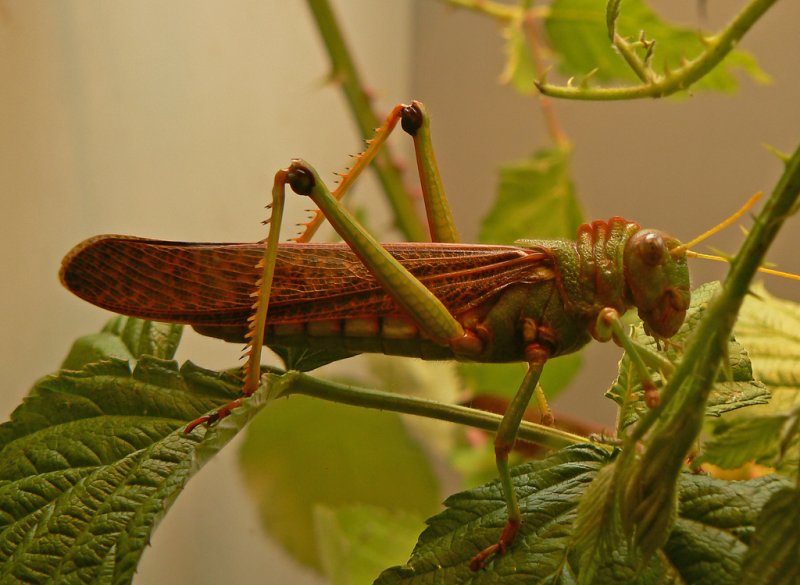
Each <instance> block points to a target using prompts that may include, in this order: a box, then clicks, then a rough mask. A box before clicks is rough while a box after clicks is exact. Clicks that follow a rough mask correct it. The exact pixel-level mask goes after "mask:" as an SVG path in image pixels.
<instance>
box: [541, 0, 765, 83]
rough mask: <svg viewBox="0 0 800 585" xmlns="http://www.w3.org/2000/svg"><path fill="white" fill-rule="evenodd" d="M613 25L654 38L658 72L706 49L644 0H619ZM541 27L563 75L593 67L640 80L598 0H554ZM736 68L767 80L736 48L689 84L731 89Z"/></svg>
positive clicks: (599, 74)
mask: <svg viewBox="0 0 800 585" xmlns="http://www.w3.org/2000/svg"><path fill="white" fill-rule="evenodd" d="M614 25H615V30H616V32H617V34H619V35H620V36H621V37H623V38H626V39H628V40H629V42H630V41H632V40H635V39H637V38H638V37H639V35H640V33H641V32H642V31H644V33H645V34H646V35H647V38H648V39H651V40H655V41H656V45H655V51H654V55H653V59H652V69H653V71H654V72H656V73H661V72H663V71H664V70H665V68H666V67H669V68H670V69H676V68H678V67H680V66H681V63H682V61H683V60H684V59H687V60H691V59H694V58H696V57H697V56H699V55H700V54H701V53H702V52H703V51H704V50H705V45H704V44H703V42H702V41H701V39H700V35H699V34H698V32H697V31H696V30H695V29H693V28H685V27H680V26H676V25H673V24H671V23H669V22H666V21H664V20H662V19H661V18H660V17H659V16H658V15H657V14H656V13H655V12H653V11H652V10H651V9H650V7H649V6H647V4H646V3H645V2H644V1H643V0H626V1H625V2H623V3H622V5H621V10H620V12H619V14H618V16H617V18H616V19H615V21H614ZM545 28H546V30H547V34H548V36H549V39H550V43H551V45H552V47H553V49H554V50H555V52H556V54H557V55H558V58H559V62H558V64H559V69H560V70H561V72H562V73H564V74H565V75H568V76H580V75H585V74H586V73H588V72H589V71H592V70H595V69H596V70H597V71H596V73H595V74H594V75H595V77H596V79H598V80H600V81H611V80H620V81H626V82H629V83H637V84H638V83H641V82H640V81H639V79H638V77H636V75H635V74H634V73H633V71H632V70H631V69H630V67H629V66H628V65H627V63H626V62H625V60H624V59H623V58H622V57H621V56H620V55H619V54H618V53H617V52H616V50H615V49H614V48H613V46H612V44H611V43H610V42H609V39H608V32H609V26H608V21H607V17H606V11H605V10H604V6H603V3H602V2H597V1H596V0H555V1H554V2H553V4H552V5H551V8H550V13H549V15H548V17H547V19H546V21H545ZM642 51H643V50H642ZM640 57H642V58H643V57H644V52H641V53H640ZM735 69H741V70H743V71H744V72H745V73H747V74H748V75H750V77H751V78H753V79H754V80H755V81H757V82H761V83H764V82H766V81H768V80H769V78H768V76H767V75H766V74H765V73H764V72H763V71H761V70H760V69H759V67H758V65H757V63H756V60H755V58H754V57H753V56H752V55H750V54H749V53H746V52H744V51H742V50H740V49H736V50H734V51H732V52H731V53H730V54H729V55H728V56H727V57H726V58H725V59H724V60H723V61H722V63H721V65H720V66H719V67H716V68H714V69H713V70H712V71H711V72H710V73H708V74H707V75H706V76H705V77H703V78H702V79H700V80H699V81H698V82H697V83H696V84H695V85H693V86H692V87H693V89H708V90H714V91H723V92H732V91H735V90H736V89H737V87H738V82H737V79H736V76H735V75H734V70H735Z"/></svg>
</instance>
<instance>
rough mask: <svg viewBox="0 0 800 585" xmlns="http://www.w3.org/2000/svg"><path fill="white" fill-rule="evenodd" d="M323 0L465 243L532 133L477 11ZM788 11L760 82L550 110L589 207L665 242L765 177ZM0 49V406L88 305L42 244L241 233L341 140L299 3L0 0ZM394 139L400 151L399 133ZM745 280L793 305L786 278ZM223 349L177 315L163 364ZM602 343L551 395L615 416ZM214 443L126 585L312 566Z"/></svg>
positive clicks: (24, 386)
mask: <svg viewBox="0 0 800 585" xmlns="http://www.w3.org/2000/svg"><path fill="white" fill-rule="evenodd" d="M333 4H334V8H335V9H336V11H337V13H338V16H339V19H340V22H341V24H342V26H343V28H344V30H345V33H346V34H347V37H348V40H349V42H350V43H351V48H352V50H353V52H354V54H355V57H356V60H357V62H358V65H359V66H360V67H361V70H362V73H363V75H364V79H365V80H367V82H368V84H369V87H370V89H371V90H372V92H373V93H374V96H375V100H376V104H377V106H378V109H379V110H380V111H386V110H388V109H389V108H390V107H391V106H392V105H394V104H395V103H398V102H407V101H409V100H411V99H420V100H422V101H424V102H425V103H426V105H427V107H428V110H429V112H430V113H431V116H432V123H433V133H434V142H435V145H436V147H437V156H438V160H439V164H440V168H441V171H442V175H443V179H444V183H445V186H446V188H447V191H448V194H449V197H450V199H451V202H452V205H453V209H454V213H455V216H456V221H457V223H458V224H459V227H460V228H461V233H462V237H463V238H464V240H465V241H470V240H472V239H474V238H475V236H476V234H477V230H478V225H479V221H480V219H481V217H482V216H483V215H484V214H485V212H486V211H487V210H488V209H489V207H490V205H491V203H492V198H493V193H494V190H495V184H496V173H495V170H496V168H497V166H498V164H500V163H501V162H507V161H509V160H514V159H519V158H523V157H525V156H527V155H529V154H530V153H532V152H533V151H534V150H536V149H537V148H539V147H542V146H545V145H546V144H547V137H546V132H545V129H544V126H543V124H542V120H541V116H540V114H539V110H538V106H537V103H536V101H535V99H533V98H531V97H525V96H520V95H519V94H517V93H515V92H514V91H512V90H511V89H510V88H508V87H504V86H501V85H500V84H499V83H498V77H499V75H500V72H501V71H502V69H503V41H502V39H501V38H500V36H499V35H498V30H497V27H496V26H495V25H494V24H493V23H492V22H491V21H489V20H488V19H486V18H482V17H480V16H478V15H475V14H472V13H468V12H463V11H456V10H450V9H446V7H444V6H443V5H442V4H440V3H438V2H434V1H432V0H418V1H403V0H398V1H396V2H374V1H370V0H347V1H344V0H340V1H334V2H333ZM650 4H651V5H652V6H654V7H655V8H656V9H657V10H658V11H659V12H660V13H661V14H662V15H663V16H665V17H667V18H671V19H678V20H680V21H681V22H683V23H684V24H686V25H688V26H697V27H702V28H704V29H705V30H716V29H718V28H720V27H721V26H722V25H724V23H725V21H727V20H728V19H729V18H730V17H731V16H732V15H733V14H734V13H735V11H736V9H737V8H738V7H741V6H743V5H744V4H745V2H743V1H737V2H724V3H723V2H706V3H704V4H705V6H706V8H705V13H704V15H701V14H702V12H701V11H700V10H699V9H698V3H696V2H692V1H685V2H671V1H667V0H660V1H658V2H651V3H650ZM797 22H800V4H798V3H796V2H779V3H777V4H776V6H775V7H774V8H773V9H772V10H771V11H770V12H769V13H768V14H767V16H766V17H765V18H764V19H763V20H762V21H761V22H759V23H758V24H757V25H756V26H755V28H754V29H753V30H752V31H751V32H750V33H749V34H748V35H747V36H746V37H745V39H744V42H743V44H742V46H743V48H745V49H747V50H748V51H751V52H752V53H754V54H755V55H756V57H757V59H758V61H759V63H760V65H761V67H762V68H763V69H764V70H765V71H766V72H767V73H768V74H769V75H771V76H772V83H771V85H757V84H756V83H755V82H753V81H752V80H750V79H745V78H744V76H742V78H741V79H742V83H741V88H740V91H739V92H738V93H737V94H734V95H724V94H718V93H698V94H696V95H690V96H688V97H686V98H683V99H680V100H675V99H671V100H660V101H653V100H646V101H638V102H634V103H586V102H556V103H555V109H556V113H557V115H558V117H559V119H560V121H561V123H562V125H563V127H564V130H565V132H566V134H567V135H568V136H569V138H570V140H571V141H572V142H573V144H574V147H575V149H574V155H573V163H572V167H573V176H574V178H575V182H576V186H577V189H578V193H579V196H580V197H581V199H582V201H583V204H584V206H585V210H586V213H587V216H588V217H590V218H602V219H606V218H608V217H610V216H612V215H624V216H626V217H629V218H631V219H636V220H637V221H639V222H640V223H641V224H643V225H647V226H652V227H658V228H661V229H664V230H665V231H668V232H670V233H672V234H674V235H675V236H677V237H679V238H681V239H684V240H686V239H689V238H691V237H694V236H695V235H697V234H699V233H700V232H702V231H704V230H705V229H707V228H708V227H710V226H711V225H714V224H715V223H717V222H718V221H719V220H721V219H722V218H723V217H725V216H727V215H729V214H730V213H731V212H732V211H733V210H735V209H736V208H738V207H739V206H740V205H741V203H742V202H743V201H744V200H745V199H746V198H747V197H749V196H750V195H751V194H753V193H754V192H756V191H758V190H765V191H769V190H770V189H771V188H772V186H773V185H774V183H775V181H776V179H777V177H778V176H779V174H780V172H781V164H780V162H779V161H778V160H777V159H776V158H775V156H774V155H772V154H770V153H769V152H768V151H767V150H766V149H765V148H764V145H765V144H769V145H772V146H774V147H776V148H778V149H780V150H784V151H791V150H792V149H794V148H795V146H796V144H797V141H798V137H800V113H798V107H797V104H800V79H798V76H797V67H796V55H797V51H798V46H797V35H796V32H797ZM0 45H2V46H1V48H0V74H2V80H3V83H2V85H0V189H2V194H0V218H2V230H0V244H1V245H0V269H1V270H2V275H3V276H2V283H3V286H2V287H1V288H0V295H2V302H1V303H0V307H2V319H3V324H4V326H3V332H4V335H3V336H2V341H1V342H2V351H0V360H2V361H1V362H0V367H1V368H2V371H3V374H4V377H3V379H4V387H3V391H2V392H0V405H2V412H3V413H6V414H4V418H5V417H7V413H10V412H11V411H12V410H13V408H14V407H15V406H16V405H17V404H19V401H20V400H21V398H22V397H23V396H24V395H25V393H26V392H27V390H28V388H29V387H30V386H31V385H32V384H33V383H34V381H35V380H36V379H37V378H39V377H40V376H42V375H45V374H47V373H49V372H52V371H54V370H56V369H57V368H58V365H59V363H60V361H61V359H62V358H63V357H64V355H65V354H66V352H67V350H68V348H69V346H70V344H71V342H72V341H73V340H74V339H75V338H76V337H78V336H79V335H82V334H85V333H89V332H94V331H96V330H97V329H98V328H99V327H101V326H102V324H103V323H104V322H105V320H106V319H107V318H108V316H109V315H108V314H107V313H105V312H103V311H101V310H99V309H96V308H94V307H92V306H89V305H88V304H85V303H83V302H81V301H80V300H78V299H77V298H75V297H73V296H71V295H70V294H69V293H67V292H66V291H65V290H63V289H62V288H61V286H60V285H59V283H58V281H57V273H58V268H59V264H60V260H61V258H62V257H63V255H64V254H65V253H66V252H67V251H68V250H69V249H70V248H71V247H72V246H74V245H75V244H77V243H78V242H80V241H81V240H83V239H84V238H87V237H89V236H92V235H96V234H99V233H121V234H135V235H139V236H146V237H153V238H163V239H174V240H189V241H202V240H205V241H255V240H259V239H261V238H263V237H264V235H265V234H264V229H263V228H262V227H261V225H260V223H259V222H260V220H262V219H264V217H265V213H266V212H265V210H264V209H263V207H264V205H265V203H266V202H267V201H268V189H269V188H270V186H271V180H272V174H273V173H274V172H275V170H276V169H278V168H280V167H282V166H285V165H286V163H287V162H288V161H289V159H291V158H292V157H303V158H305V159H306V160H308V161H310V162H311V163H312V164H314V165H315V166H316V167H317V169H318V170H319V171H320V173H321V174H322V175H323V176H328V177H332V173H333V172H334V171H338V170H341V169H342V168H343V167H344V166H346V164H347V161H348V157H347V155H348V154H350V153H354V152H357V151H359V150H361V147H362V145H361V142H360V139H359V138H358V135H357V132H356V131H355V129H354V126H353V124H352V123H351V117H350V113H349V111H348V110H347V108H346V105H345V103H344V99H343V97H342V95H341V93H340V92H339V90H338V89H337V87H335V86H334V85H333V84H331V83H328V82H327V77H326V76H327V72H328V60H327V56H326V54H325V52H324V48H323V46H322V43H321V41H320V39H319V37H318V34H317V32H316V29H315V27H314V25H313V22H312V20H311V18H310V16H309V14H308V12H307V9H306V7H305V5H304V3H303V2H280V3H278V2H271V3H268V2H258V1H256V0H232V1H229V2H225V3H220V2H211V1H195V0H192V1H189V0H181V1H178V0H173V1H171V2H166V3H165V2H156V1H151V0H146V1H143V0H138V1H133V0H125V1H119V2H114V3H109V2H102V1H99V0H91V1H77V0H73V1H60V2H47V1H36V2H29V1H26V0H17V1H15V0H4V1H0ZM395 147H396V148H397V149H398V150H399V151H400V152H401V153H405V158H406V160H407V161H408V164H409V165H413V157H410V156H408V152H409V148H408V145H407V144H406V141H405V140H403V138H402V137H401V138H400V140H398V141H395ZM412 177H413V175H412ZM375 190H376V187H375V184H374V183H373V181H372V178H371V177H368V178H366V179H365V180H364V182H363V184H362V185H361V186H360V188H359V189H358V193H357V195H356V200H357V201H358V202H359V205H362V206H367V205H368V206H369V209H370V221H371V225H373V226H378V228H379V229H378V230H377V231H379V232H381V233H388V232H382V231H381V230H380V226H381V225H384V226H385V225H386V224H387V223H388V220H387V219H385V218H386V217H387V215H386V213H385V210H383V211H382V204H381V203H380V202H373V198H372V197H371V196H370V193H371V192H374V191H375ZM290 205H291V206H292V209H291V213H292V214H293V217H294V219H292V218H290V220H289V221H288V222H287V224H288V225H291V224H293V223H294V222H295V221H299V220H300V219H302V218H303V217H304V215H305V214H304V212H303V207H304V202H303V201H293V202H292V203H291V204H290ZM373 207H374V208H375V211H373ZM386 227H387V228H388V226H386ZM796 229H797V225H796V222H794V223H790V224H788V225H787V228H786V230H785V231H784V232H783V234H782V236H781V239H780V240H779V241H778V243H777V245H776V246H775V248H774V250H773V252H772V253H771V254H770V257H771V258H772V260H773V261H774V262H776V263H778V264H779V265H780V266H781V267H782V268H783V269H785V270H792V271H795V272H797V271H800V262H798V258H797V254H796V248H797V245H796V242H797V241H798V240H797V237H796V236H795V235H794V233H793V232H794V230H796ZM289 235H291V232H289V233H287V237H288V236H289ZM530 235H531V237H536V226H531V233H530ZM383 238H384V239H390V238H391V236H389V235H387V236H383ZM740 238H741V234H740V233H739V232H738V231H737V230H729V231H728V233H725V234H721V235H719V236H717V237H716V239H715V240H713V242H711V244H712V245H714V246H716V247H718V248H719V249H721V250H724V251H728V252H733V251H735V249H736V246H737V243H738V242H739V241H740ZM692 271H693V278H694V280H695V282H702V281H706V280H710V279H714V278H721V277H722V276H723V275H724V272H725V267H724V266H716V265H711V264H710V263H709V264H706V265H703V264H700V263H697V262H695V263H694V265H693V266H692ZM767 284H768V288H770V290H773V291H776V292H778V293H780V294H782V295H783V296H786V297H788V298H792V299H795V300H797V299H800V289H798V288H797V284H796V283H781V282H774V281H770V282H768V283H767ZM239 350H240V348H239V347H237V346H234V345H228V344H225V343H222V342H219V341H215V340H207V339H204V338H201V337H199V336H197V335H195V334H194V333H193V332H189V331H187V332H186V333H185V334H184V342H183V344H182V346H181V349H180V353H179V355H178V356H177V357H178V359H179V360H181V361H182V360H184V359H189V358H191V359H192V360H193V361H194V362H196V363H199V364H202V365H203V366H205V367H209V368H224V367H229V366H231V365H232V364H235V363H236V362H237V360H238V357H239ZM618 357H619V350H618V349H617V348H615V347H613V346H611V345H610V344H609V345H606V346H601V345H600V344H592V345H591V346H590V347H589V348H588V351H587V358H586V360H587V367H586V368H585V369H584V370H583V371H582V373H581V374H580V375H579V376H578V378H577V379H576V380H575V381H574V383H573V384H572V386H571V388H570V390H569V391H568V392H567V393H566V394H564V395H563V397H561V398H559V400H558V402H557V404H556V406H557V408H559V409H561V410H564V411H566V412H570V413H572V414H575V415H577V416H585V417H588V418H592V419H594V420H597V421H598V422H601V423H603V424H611V423H613V413H614V408H613V405H611V403H610V402H609V401H607V400H606V399H604V398H603V396H602V394H603V391H604V390H605V388H606V387H607V385H608V382H610V381H611V379H612V377H613V374H614V372H615V364H616V361H617V359H618ZM598 380H602V383H599V384H598V382H597V381H598ZM606 381H608V382H606ZM235 451H236V448H235V446H233V445H231V446H229V447H228V448H227V449H226V451H225V452H224V453H223V454H222V456H220V457H218V458H216V459H215V460H214V461H213V462H212V463H210V464H209V465H208V466H207V467H206V468H204V469H203V471H202V472H201V473H200V474H199V475H198V476H197V477H196V478H194V479H193V480H192V482H191V483H190V484H189V487H188V489H187V492H186V493H185V494H184V495H183V496H182V497H181V498H179V500H178V501H177V503H176V504H175V506H174V507H173V509H172V510H171V511H170V513H169V514H168V516H167V517H166V519H165V520H164V522H163V524H162V526H160V527H159V529H158V531H157V532H156V534H155V538H154V542H153V547H152V548H151V549H149V550H148V551H147V552H146V553H145V555H144V559H143V562H142V564H141V566H140V572H139V576H138V578H137V580H136V582H137V583H140V584H141V583H163V582H172V583H190V582H192V583H216V582H221V581H222V580H223V579H225V580H227V581H229V582H235V583H249V582H261V581H263V580H265V578H266V576H267V575H269V576H270V582H275V583H300V584H304V583H309V584H311V583H318V582H320V581H319V580H318V578H317V577H316V576H314V575H313V574H311V573H310V572H308V571H307V570H305V569H303V568H302V567H299V566H297V565H295V564H294V563H293V562H292V561H291V560H288V559H283V558H281V557H280V555H279V553H278V551H277V548H276V547H275V546H273V545H271V544H269V543H268V542H266V541H265V539H264V537H263V536H262V533H261V530H260V528H259V526H258V522H257V520H256V518H255V515H254V514H253V513H252V511H251V510H250V508H249V505H248V502H247V500H246V496H245V493H244V490H243V489H242V487H241V486H240V485H239V478H238V475H237V474H238V470H237V467H236V459H235ZM198 535H201V537H199V536H198ZM265 550H266V551H268V553H269V554H265V552H264V551H265ZM237 572H238V573H237Z"/></svg>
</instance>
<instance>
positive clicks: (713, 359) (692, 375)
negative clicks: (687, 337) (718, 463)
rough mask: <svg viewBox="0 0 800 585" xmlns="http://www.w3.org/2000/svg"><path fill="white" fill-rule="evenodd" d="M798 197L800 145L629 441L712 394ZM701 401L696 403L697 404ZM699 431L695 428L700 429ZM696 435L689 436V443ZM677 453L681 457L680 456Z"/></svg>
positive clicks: (700, 405)
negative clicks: (742, 312) (658, 398)
mask: <svg viewBox="0 0 800 585" xmlns="http://www.w3.org/2000/svg"><path fill="white" fill-rule="evenodd" d="M798 196H800V147H798V148H797V150H795V152H794V154H793V155H792V156H791V158H790V159H789V160H788V161H786V168H785V170H784V173H783V175H782V176H781V179H780V181H779V182H778V184H777V185H776V187H775V190H774V191H773V192H772V195H771V196H770V198H769V200H768V201H767V203H766V205H765V206H764V209H763V210H762V211H761V213H760V214H759V215H758V216H757V217H756V218H755V223H754V225H753V228H752V229H751V230H750V232H749V234H748V235H747V238H746V239H745V241H744V244H743V245H742V247H741V249H740V250H739V253H738V254H737V255H736V257H735V258H734V259H733V261H732V262H731V269H730V272H729V273H728V276H727V278H726V279H725V284H724V287H723V290H722V293H721V294H720V296H719V297H718V298H717V299H716V300H715V301H714V302H713V303H712V304H711V306H710V307H709V308H708V310H707V312H706V315H705V316H704V318H703V320H702V321H701V323H700V324H699V326H698V328H697V329H696V331H695V332H694V335H693V336H692V341H691V342H690V345H689V347H687V350H686V354H685V357H684V358H683V360H682V361H681V362H680V364H678V366H677V368H676V369H675V372H674V373H673V374H672V376H671V377H670V380H669V382H668V383H667V386H666V387H665V388H664V392H663V393H662V406H661V408H660V409H656V410H654V411H652V412H650V413H648V415H647V416H645V417H644V418H643V419H642V420H641V421H640V422H639V424H638V425H637V427H636V429H634V432H633V433H632V435H631V439H632V440H634V441H637V440H639V439H641V438H642V437H644V435H645V433H646V432H647V431H648V430H649V429H650V428H651V427H652V426H653V424H654V423H655V422H656V421H657V420H658V418H659V414H660V411H661V410H662V409H663V408H665V407H666V406H667V405H668V404H669V403H670V402H671V401H672V400H673V399H677V401H678V404H677V405H676V406H675V407H673V408H671V409H670V412H671V413H672V417H671V418H670V419H668V420H667V421H666V422H664V423H663V426H666V425H669V424H670V421H671V420H672V419H674V418H676V417H680V416H682V413H684V412H686V409H687V408H697V407H698V406H699V407H700V408H701V409H702V406H703V404H705V399H706V398H707V397H708V393H709V392H710V389H711V387H710V384H711V382H713V379H714V377H715V375H716V372H717V370H718V368H719V364H720V361H721V360H722V358H723V356H724V352H725V347H726V344H727V341H728V338H729V337H730V334H731V331H732V330H733V324H734V322H735V320H736V315H737V314H738V312H739V308H740V307H741V305H742V302H743V301H744V297H745V295H746V294H747V293H748V290H749V287H750V282H751V281H752V279H753V276H754V275H755V274H756V272H757V271H758V268H759V266H761V264H762V263H763V262H764V258H765V256H766V252H767V249H768V248H769V246H770V244H771V243H772V241H773V240H774V239H775V237H776V235H777V233H778V230H779V229H780V228H781V226H782V225H783V222H784V221H785V220H786V219H787V218H788V217H789V216H790V215H791V213H792V210H793V207H794V206H795V205H796V204H797V201H798ZM698 403H699V404H698ZM698 431H699V429H698ZM693 440H694V437H691V441H693ZM675 452H676V453H677V454H678V455H679V456H681V457H682V456H683V455H682V453H678V450H677V449H676V450H675Z"/></svg>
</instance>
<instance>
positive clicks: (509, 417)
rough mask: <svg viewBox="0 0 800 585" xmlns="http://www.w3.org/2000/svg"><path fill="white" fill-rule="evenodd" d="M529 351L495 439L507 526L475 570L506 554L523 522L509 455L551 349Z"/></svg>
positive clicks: (474, 565)
mask: <svg viewBox="0 0 800 585" xmlns="http://www.w3.org/2000/svg"><path fill="white" fill-rule="evenodd" d="M527 353H528V359H529V361H528V373H527V374H526V375H525V379H524V380H523V381H522V384H521V385H520V387H519V390H517V393H516V395H515V396H514V399H513V400H512V401H511V404H509V405H508V409H507V410H506V413H505V415H504V416H503V420H502V421H501V422H500V427H499V428H498V429H497V435H496V436H495V439H494V453H495V460H496V462H497V470H498V472H499V473H500V482H501V484H502V486H503V497H504V498H505V501H506V508H507V509H508V520H507V521H506V525H505V528H503V532H502V533H501V534H500V539H499V540H498V541H497V542H496V543H495V544H493V545H491V546H489V547H487V548H485V549H483V550H482V551H481V552H479V553H478V554H477V555H475V556H474V557H473V558H472V561H471V562H470V564H469V566H470V569H472V570H473V571H478V570H480V569H482V568H483V566H484V565H485V564H486V561H487V560H489V559H490V558H491V557H492V556H494V555H496V554H500V555H502V554H504V553H505V552H506V548H507V547H508V545H510V544H511V542H512V541H513V540H514V537H515V536H516V535H517V531H518V530H519V527H520V525H521V524H522V514H521V512H520V509H519V501H518V500H517V492H516V490H515V489H514V485H513V484H512V482H511V469H510V468H509V465H508V455H509V453H511V449H513V448H514V443H515V442H516V440H517V433H518V431H519V425H520V423H521V422H522V417H523V415H524V414H525V409H526V408H527V407H528V403H529V402H530V401H531V397H532V396H533V394H534V392H535V391H536V388H537V387H538V385H539V378H540V377H541V375H542V369H543V368H544V364H545V362H546V361H547V358H548V356H549V352H548V351H547V350H546V349H544V348H542V347H541V346H530V347H529V348H528V352H527Z"/></svg>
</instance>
